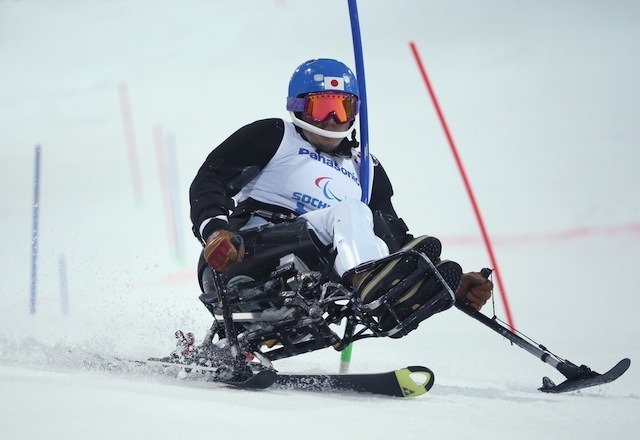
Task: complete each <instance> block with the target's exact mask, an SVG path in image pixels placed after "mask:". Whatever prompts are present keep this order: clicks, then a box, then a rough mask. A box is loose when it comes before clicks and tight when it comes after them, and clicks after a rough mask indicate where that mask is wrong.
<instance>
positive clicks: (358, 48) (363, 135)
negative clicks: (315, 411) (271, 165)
mask: <svg viewBox="0 0 640 440" xmlns="http://www.w3.org/2000/svg"><path fill="white" fill-rule="evenodd" d="M348 3H349V18H350V19H351V37H352V39H353V54H354V56H355V59H356V79H357V81H358V90H359V91H360V188H361V189H362V202H363V203H366V204H368V203H369V196H370V195H369V179H370V176H369V126H368V113H367V87H366V85H365V79H364V57H363V55H362V37H361V36H360V21H359V18H358V5H357V3H356V0H348ZM352 350H353V344H349V345H348V346H347V347H346V348H345V349H344V350H343V351H342V354H341V356H340V373H345V374H346V373H348V372H349V365H350V364H351V353H352Z"/></svg>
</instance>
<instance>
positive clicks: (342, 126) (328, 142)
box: [301, 114, 351, 153]
mask: <svg viewBox="0 0 640 440" xmlns="http://www.w3.org/2000/svg"><path fill="white" fill-rule="evenodd" d="M301 119H302V120H303V121H305V122H308V123H309V124H311V125H313V126H316V127H318V128H321V129H323V130H327V131H347V130H348V129H349V126H350V125H351V122H344V123H342V122H338V121H336V119H335V118H327V119H326V120H325V121H322V122H318V121H314V120H313V119H310V118H308V117H306V116H305V115H304V114H302V115H301ZM302 131H303V132H304V136H305V137H306V138H307V140H308V141H309V142H310V143H311V145H313V146H314V147H316V148H317V149H318V150H321V151H324V152H327V153H331V152H332V151H334V150H335V149H336V148H338V145H340V142H342V140H343V139H344V138H338V139H335V138H328V137H324V136H321V135H319V134H315V133H311V132H310V131H307V130H305V129H304V128H303V129H302Z"/></svg>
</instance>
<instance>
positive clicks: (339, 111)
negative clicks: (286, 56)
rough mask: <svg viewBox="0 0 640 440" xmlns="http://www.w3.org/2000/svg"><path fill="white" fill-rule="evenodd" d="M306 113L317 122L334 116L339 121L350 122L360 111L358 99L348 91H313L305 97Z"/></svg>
mask: <svg viewBox="0 0 640 440" xmlns="http://www.w3.org/2000/svg"><path fill="white" fill-rule="evenodd" d="M304 112H305V114H306V115H307V116H308V117H309V118H311V119H313V120H314V121H317V122H323V121H325V120H327V118H329V117H330V116H334V117H335V118H336V119H337V120H338V121H339V122H342V123H344V122H350V121H353V120H354V119H355V118H356V114H357V113H358V99H357V98H356V97H355V96H353V95H349V94H346V93H315V94H314V93H311V94H309V95H307V96H306V97H305V103H304Z"/></svg>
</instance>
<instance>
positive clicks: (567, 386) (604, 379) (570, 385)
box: [538, 358, 631, 393]
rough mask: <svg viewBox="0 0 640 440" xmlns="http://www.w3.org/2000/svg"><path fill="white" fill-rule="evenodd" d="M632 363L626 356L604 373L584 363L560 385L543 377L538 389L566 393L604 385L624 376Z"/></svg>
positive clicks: (546, 391)
mask: <svg viewBox="0 0 640 440" xmlns="http://www.w3.org/2000/svg"><path fill="white" fill-rule="evenodd" d="M630 365H631V360H629V359H628V358H625V359H622V360H621V361H620V362H618V363H617V364H616V365H615V366H614V367H613V368H612V369H610V370H609V371H607V372H606V373H603V374H599V373H596V372H595V371H591V369H590V368H589V367H587V366H586V365H583V366H581V367H579V370H580V371H579V373H578V374H577V375H576V376H575V377H571V378H570V379H567V380H565V381H564V382H562V383H560V384H558V385H556V384H555V383H554V382H553V381H552V380H551V379H549V378H548V377H546V376H545V377H543V378H542V387H540V388H538V389H539V390H540V391H544V392H545V393H566V392H569V391H577V390H581V389H583V388H588V387H594V386H596V385H603V384H605V383H609V382H613V381H614V380H616V379H617V378H619V377H620V376H622V375H623V374H624V373H625V372H626V371H627V370H628V369H629V366H630Z"/></svg>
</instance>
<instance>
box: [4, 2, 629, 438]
mask: <svg viewBox="0 0 640 440" xmlns="http://www.w3.org/2000/svg"><path fill="white" fill-rule="evenodd" d="M359 9H360V21H361V27H362V35H363V42H364V55H365V63H366V74H367V91H368V98H369V115H370V121H369V123H370V139H371V150H372V152H373V153H374V154H376V155H377V156H378V157H379V158H380V159H381V160H382V161H383V162H384V164H385V167H386V169H387V171H388V173H389V174H390V176H391V178H392V179H393V181H394V184H395V191H396V195H395V198H394V200H395V204H396V208H397V210H398V212H399V213H400V214H401V215H402V216H403V217H404V219H405V220H406V222H407V223H408V224H409V225H410V227H411V229H412V231H413V232H414V233H428V234H431V235H436V236H438V237H441V239H442V240H443V243H444V246H445V250H444V256H445V257H448V258H451V259H455V260H456V261H459V262H460V263H461V264H462V265H463V267H465V268H466V269H469V270H471V269H479V268H480V267H483V266H488V265H490V264H489V260H488V257H487V253H486V251H485V249H484V247H483V245H482V241H481V240H480V235H479V231H478V227H477V224H476V221H475V219H474V216H473V213H472V210H471V208H470V204H469V202H468V199H467V196H466V193H465V190H464V187H463V185H462V183H461V179H460V177H459V174H458V172H457V169H456V167H455V164H454V161H453V159H452V156H451V153H450V151H449V147H448V145H447V143H446V140H445V138H444V135H443V133H442V129H441V127H440V126H439V123H438V120H437V118H436V114H435V112H434V110H433V106H432V105H431V103H430V100H429V97H428V95H427V93H426V89H425V87H424V85H423V83H422V80H421V78H420V76H419V73H418V70H417V67H416V64H415V62H414V60H413V58H412V55H411V52H410V49H409V45H408V43H409V41H414V42H415V43H416V44H417V46H418V49H419V50H420V53H421V55H422V57H423V60H424V61H425V64H426V67H427V69H428V71H429V73H430V76H431V80H432V82H433V84H434V87H435V89H436V92H437V94H438V96H439V98H440V101H441V104H442V107H443V110H444V112H445V115H446V116H447V119H448V121H449V124H450V127H451V129H452V131H453V136H454V138H455V140H456V141H457V144H458V148H459V150H460V154H461V156H462V158H463V161H464V163H465V165H466V166H467V170H468V173H469V178H470V179H471V182H472V183H473V185H474V189H475V191H476V195H477V198H478V202H479V204H480V207H481V209H482V211H483V214H484V216H485V221H486V224H487V227H488V229H489V231H490V233H491V235H492V237H493V238H494V240H495V250H496V255H497V258H498V261H499V263H500V267H501V269H502V273H503V279H504V282H505V287H506V289H507V293H508V297H509V300H510V305H511V308H512V311H513V314H514V317H515V322H516V325H517V326H518V328H519V329H520V330H523V331H525V333H527V334H528V335H530V336H532V337H534V338H535V339H536V340H537V341H539V342H541V343H544V344H545V345H546V346H547V347H549V348H550V349H551V350H552V351H555V352H557V353H558V354H559V355H561V356H563V357H566V358H568V359H570V360H572V361H573V362H575V363H578V364H581V363H586V364H587V365H589V366H590V367H592V368H593V369H595V370H596V371H599V372H602V371H604V370H606V369H608V368H609V367H610V366H612V365H614V364H615V362H617V361H618V360H619V359H621V358H623V357H630V358H631V359H632V362H634V363H633V364H632V366H631V369H630V370H629V372H628V373H627V374H626V375H625V376H623V377H622V378H620V379H619V380H618V381H617V382H614V383H612V384H609V385H606V386H602V387H598V388H592V389H589V390H584V391H582V392H579V393H572V394H570V395H559V396H555V395H545V394H543V393H540V392H538V391H537V390H536V388H537V387H538V386H539V385H540V384H541V378H542V376H544V375H548V376H550V377H552V378H553V379H554V380H556V381H559V380H560V379H561V376H560V375H559V373H557V372H556V371H555V370H554V369H553V368H551V367H549V366H548V365H546V364H544V363H542V362H540V361H538V360H536V359H535V358H534V357H532V356H531V355H529V354H528V353H526V352H524V351H523V350H521V349H519V348H517V347H512V346H511V345H510V344H509V343H508V342H506V341H505V340H503V339H502V338H501V337H500V336H498V335H497V334H495V333H493V332H491V331H490V330H488V329H486V328H484V327H482V326H481V325H480V324H479V323H476V322H475V321H473V320H471V319H469V318H467V317H466V316H464V315H463V314H461V313H459V312H457V311H455V310H451V311H449V312H447V313H443V314H440V315H437V316H435V317H433V318H431V319H429V320H428V321H426V322H424V323H423V324H422V325H421V327H420V329H418V330H417V331H415V332H414V333H412V334H411V335H409V336H408V337H406V338H403V339H402V340H397V341H395V340H379V341H363V342H361V343H357V344H356V345H355V347H354V354H353V361H352V365H351V370H352V371H354V372H362V371H380V370H382V371H386V370H389V369H393V368H396V367H400V366H406V365H411V364H423V365H427V366H429V367H431V368H432V369H433V370H434V371H435V373H436V385H435V386H434V388H433V389H432V391H431V392H430V393H429V394H428V395H425V396H422V397H419V398H416V399H412V400H402V399H393V398H379V397H372V396H362V395H354V394H347V395H335V394H322V395H321V394H313V393H301V392H292V391H284V390H277V389H276V390H269V391H266V392H252V391H238V390H229V389H226V388H221V387H219V386H215V385H214V386H212V387H206V386H194V385H193V384H184V383H180V382H178V381H173V380H167V379H166V378H165V379H163V378H157V377H143V376H139V375H138V376H132V377H128V376H125V375H118V374H114V373H107V372H101V371H95V370H87V369H84V368H83V367H82V366H81V362H82V361H83V360H84V359H87V357H88V356H90V353H96V352H98V353H102V354H119V355H123V356H139V357H146V356H153V355H162V354H166V353H167V352H168V351H170V350H171V349H172V347H173V332H174V331H175V330H176V329H183V330H191V331H194V332H196V335H197V336H198V337H202V336H203V334H204V332H205V330H206V329H207V327H208V326H209V324H210V322H209V319H208V313H207V312H206V310H205V309H204V308H203V307H202V306H200V305H199V301H198V300H197V294H198V287H197V283H196V280H195V276H194V266H195V261H196V257H197V254H198V251H199V249H198V244H197V242H196V241H195V240H194V239H193V237H191V235H190V232H189V230H188V201H187V191H188V186H189V184H190V181H191V179H192V177H193V176H194V175H195V172H196V170H197V168H198V167H199V165H200V164H201V162H202V161H203V160H204V158H205V156H206V155H207V154H208V152H209V151H210V150H211V148H213V147H214V146H215V145H217V144H218V143H219V142H220V141H222V140H223V139H224V138H225V137H226V136H228V135H229V134H230V133H231V132H233V131H234V130H235V129H236V128H238V127H240V126H241V125H243V124H246V123H249V122H251V121H253V120H256V119H259V118H265V117H285V118H286V117H287V114H286V112H285V109H284V102H285V96H286V88H287V83H288V78H289V76H290V74H291V72H292V71H293V69H294V68H295V67H296V66H297V65H298V64H300V63H301V62H303V61H305V60H306V59H309V58H313V57H335V58H339V59H342V60H345V61H346V62H347V63H348V64H350V65H352V66H353V65H354V62H353V55H352V44H351V35H350V29H349V18H348V10H347V4H346V1H338V0H326V1H324V2H322V3H312V2H307V1H286V0H280V1H266V0H261V1H260V0H253V1H239V0H236V1H214V0H208V1H204V0H183V1H179V2H178V1H172V2H168V1H159V0H154V1H151V0H135V1H125V0H111V1H99V0H85V1H82V2H79V1H72V0H48V1H43V0H22V1H19V0H0V121H1V123H0V127H1V128H0V160H1V163H2V172H1V173H0V190H1V191H2V200H3V203H2V205H1V207H0V210H1V211H0V221H1V222H2V223H1V225H2V227H1V228H0V243H1V244H2V247H3V251H2V253H1V254H0V265H1V273H2V287H0V289H1V290H0V317H1V319H0V356H1V358H0V405H1V408H2V412H1V415H0V438H2V439H41V438H52V439H85V438H91V439H94V440H97V439H114V438H120V439H147V438H154V439H165V438H166V439H176V438H186V439H193V438H238V437H243V436H250V437H254V436H260V438H266V439H270V438H274V439H275V438H278V439H299V438H309V439H315V438H326V437H336V436H340V437H342V438H369V439H388V438H399V439H405V438H406V439H413V438H433V439H445V438H446V439H480V440H482V439H516V438H517V439H534V438H535V439H541V438H542V439H574V438H575V439H578V438H579V439H604V438H616V439H631V438H637V432H638V429H640V422H639V421H638V420H639V419H638V415H639V414H640V401H639V395H640V373H638V371H640V370H639V369H638V367H637V364H636V363H635V362H637V361H638V359H640V347H639V345H638V341H639V340H640V325H639V324H638V319H637V315H638V310H640V295H638V292H637V287H636V285H635V282H634V281H633V280H634V279H635V278H634V276H635V275H636V273H637V272H636V271H637V269H638V263H639V262H640V199H639V198H638V188H640V173H638V171H637V169H638V165H640V148H639V147H640V145H639V141H638V140H639V139H640V124H638V104H639V103H640V87H639V86H638V78H640V58H639V57H638V54H639V53H640V6H639V4H638V2H637V1H632V0H620V1H617V2H604V1H595V0H588V1H585V0H583V1H577V0H564V1H562V2H557V1H550V0H541V1H537V2H521V1H509V0H486V1H483V2H477V1H472V0H447V1H444V0H440V1H435V0H434V1H424V0H421V1H408V0H404V1H403V0H396V1H393V2H390V1H384V2H383V1H380V2H364V1H361V2H360V4H359ZM120 84H126V86H127V87H128V90H129V93H130V100H131V106H132V111H133V120H134V124H135V136H136V141H137V147H138V154H139V157H140V161H141V176H142V184H143V195H142V200H141V201H138V200H136V197H135V194H134V191H133V185H132V181H131V175H130V169H129V161H128V156H127V149H126V146H125V140H124V130H123V124H122V116H121V110H120V102H119V95H118V90H119V85H120ZM154 127H160V128H161V129H162V130H163V132H164V133H167V134H173V135H174V136H175V139H176V145H177V155H176V161H175V164H176V167H177V175H178V177H179V188H180V194H181V196H182V198H181V200H180V205H179V209H178V210H177V211H178V212H179V214H180V216H181V219H182V223H183V227H182V231H181V234H182V238H183V239H184V240H185V241H186V248H185V250H184V253H183V256H182V258H181V259H177V258H176V256H175V253H174V251H173V248H172V246H171V242H170V236H169V234H168V232H167V220H166V215H165V207H164V201H163V197H164V195H163V191H162V185H161V182H162V180H161V179H160V176H159V172H158V165H157V159H156V153H155V147H154V142H153V131H154ZM37 143H40V144H41V145H42V187H41V195H40V197H41V203H40V210H41V217H40V221H41V223H40V242H39V244H40V248H39V265H38V278H37V280H38V290H37V293H38V302H37V313H36V314H35V315H31V314H30V313H29V287H30V259H31V230H32V225H31V213H32V203H33V174H34V171H33V160H34V159H33V157H34V145H35V144H37ZM63 264H64V265H65V266H64V267H66V273H67V276H66V277H65V276H63V275H60V273H61V267H63ZM65 280H66V282H67V288H68V301H69V303H68V304H69V305H68V313H64V308H63V301H62V298H61V295H62V293H61V292H62V291H63V287H61V286H62V284H64V281H65ZM497 296H498V298H497V300H496V307H497V310H496V311H497V314H498V315H499V316H502V317H504V316H505V315H504V310H503V306H502V302H501V300H500V298H499V295H497ZM487 312H488V313H490V312H491V310H490V308H489V310H488V311H487ZM338 359H339V356H338V354H337V353H335V352H334V351H332V350H325V351H321V352H316V353H312V354H308V355H304V356H300V357H297V358H295V359H289V360H284V361H282V362H281V363H280V364H279V365H277V366H278V367H279V368H280V369H281V370H282V371H309V372H335V371H336V370H337V367H338ZM210 388H215V389H210Z"/></svg>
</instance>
